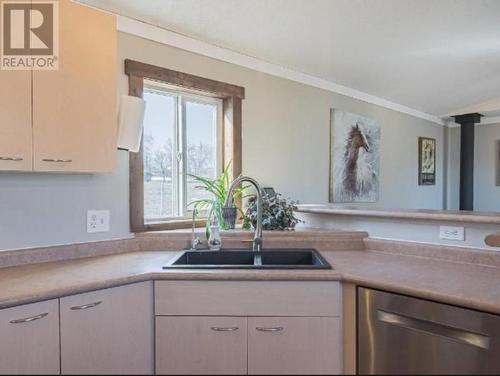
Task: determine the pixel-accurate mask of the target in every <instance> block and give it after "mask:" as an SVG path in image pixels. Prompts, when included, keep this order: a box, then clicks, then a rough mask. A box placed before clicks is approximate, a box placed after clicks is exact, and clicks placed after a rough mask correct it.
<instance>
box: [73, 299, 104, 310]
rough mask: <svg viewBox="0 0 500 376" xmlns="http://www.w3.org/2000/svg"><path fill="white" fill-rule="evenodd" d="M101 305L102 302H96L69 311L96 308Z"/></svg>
mask: <svg viewBox="0 0 500 376" xmlns="http://www.w3.org/2000/svg"><path fill="white" fill-rule="evenodd" d="M101 303H102V301H98V302H94V303H89V304H84V305H81V306H75V307H71V308H70V309H71V310H72V311H81V310H82V309H89V308H94V307H97V306H98V305H99V304H101Z"/></svg>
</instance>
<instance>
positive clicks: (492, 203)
mask: <svg viewBox="0 0 500 376" xmlns="http://www.w3.org/2000/svg"><path fill="white" fill-rule="evenodd" d="M498 140H500V124H488V125H481V124H477V125H476V148H475V157H474V210H476V211H484V212H491V211H493V212H500V187H497V185H496V174H495V167H496V166H495V160H496V156H495V148H496V145H495V144H496V142H497V141H498Z"/></svg>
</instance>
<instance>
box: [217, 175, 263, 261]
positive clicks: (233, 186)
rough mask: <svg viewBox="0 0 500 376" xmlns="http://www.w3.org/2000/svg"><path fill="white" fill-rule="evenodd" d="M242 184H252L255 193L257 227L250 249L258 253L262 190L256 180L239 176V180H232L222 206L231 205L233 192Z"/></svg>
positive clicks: (260, 243) (260, 235)
mask: <svg viewBox="0 0 500 376" xmlns="http://www.w3.org/2000/svg"><path fill="white" fill-rule="evenodd" d="M243 182H247V183H250V184H252V185H253V186H254V187H255V190H256V191H257V225H256V226H255V235H254V238H253V247H252V248H253V251H254V252H260V251H262V188H261V187H260V184H259V183H258V182H257V180H255V179H254V178H251V177H249V176H240V177H239V178H237V179H236V180H234V181H233V183H232V184H231V187H229V191H228V193H227V198H226V202H225V203H224V206H225V207H230V206H231V205H232V204H233V195H234V190H235V189H236V188H237V187H238V186H239V185H240V184H241V183H243Z"/></svg>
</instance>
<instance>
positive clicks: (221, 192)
mask: <svg viewBox="0 0 500 376" xmlns="http://www.w3.org/2000/svg"><path fill="white" fill-rule="evenodd" d="M230 166H231V162H229V163H228V164H227V166H226V167H225V168H224V171H223V172H222V174H221V175H220V176H218V177H216V178H215V179H210V178H205V177H202V176H196V175H191V174H188V176H190V177H191V178H193V179H194V180H195V181H196V182H197V183H198V185H197V186H196V188H199V189H203V190H205V191H207V192H210V193H211V195H212V198H210V199H200V200H195V201H193V202H191V203H190V204H189V205H193V209H194V210H196V211H198V210H204V211H205V212H206V213H207V226H206V234H207V238H208V236H209V235H210V220H211V218H212V217H216V218H217V222H218V223H219V226H220V228H221V229H223V230H229V229H233V228H234V227H235V224H236V217H237V212H238V208H237V207H236V205H233V206H232V207H230V208H225V207H224V204H225V202H226V199H227V195H228V192H229V187H230V186H231V183H232V181H231V180H230V178H229V169H230ZM244 188H245V187H241V188H239V189H237V190H235V192H234V196H233V197H234V199H237V198H239V197H241V196H242V193H243V190H244Z"/></svg>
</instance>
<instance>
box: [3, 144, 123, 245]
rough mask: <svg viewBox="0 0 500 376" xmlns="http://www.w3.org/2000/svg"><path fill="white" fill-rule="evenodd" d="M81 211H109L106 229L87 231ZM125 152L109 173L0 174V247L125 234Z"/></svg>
mask: <svg viewBox="0 0 500 376" xmlns="http://www.w3.org/2000/svg"><path fill="white" fill-rule="evenodd" d="M87 209H109V210H110V211H111V217H110V230H111V231H110V232H109V233H95V234H87V224H86V219H87ZM128 210H129V208H128V153H126V152H118V168H117V170H116V172H115V173H112V174H97V175H91V174H86V175H82V174H72V175H67V174H39V173H37V174H34V173H5V172H2V173H0V250H7V249H17V248H25V247H36V246H44V245H53V244H68V243H78V242H86V241H96V240H102V239H118V238H125V237H129V236H131V234H130V231H129V220H128Z"/></svg>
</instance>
